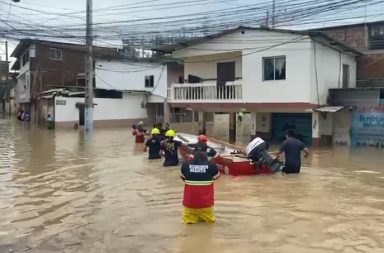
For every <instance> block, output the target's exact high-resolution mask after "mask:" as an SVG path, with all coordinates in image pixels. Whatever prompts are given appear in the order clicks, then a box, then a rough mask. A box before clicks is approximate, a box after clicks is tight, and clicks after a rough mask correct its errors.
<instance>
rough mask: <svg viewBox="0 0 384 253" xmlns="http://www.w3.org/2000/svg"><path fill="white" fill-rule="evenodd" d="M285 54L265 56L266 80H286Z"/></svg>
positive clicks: (264, 70)
mask: <svg viewBox="0 0 384 253" xmlns="http://www.w3.org/2000/svg"><path fill="white" fill-rule="evenodd" d="M285 65H286V59H285V56H279V57H267V58H263V72H264V81H272V80H285Z"/></svg>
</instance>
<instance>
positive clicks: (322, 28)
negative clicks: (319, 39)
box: [308, 21, 384, 31]
mask: <svg viewBox="0 0 384 253" xmlns="http://www.w3.org/2000/svg"><path fill="white" fill-rule="evenodd" d="M380 24H382V25H384V21H374V22H367V23H353V24H346V25H335V26H328V27H320V28H314V29H310V30H308V31H324V30H332V29H339V28H349V27H356V26H365V25H380Z"/></svg>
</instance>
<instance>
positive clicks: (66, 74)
mask: <svg viewBox="0 0 384 253" xmlns="http://www.w3.org/2000/svg"><path fill="white" fill-rule="evenodd" d="M49 48H50V47H49V46H45V45H37V46H36V58H35V61H34V62H33V63H34V64H33V65H31V70H32V71H33V70H35V69H36V68H37V65H38V66H39V73H40V76H41V79H42V88H43V90H46V89H48V88H49V86H52V85H76V77H77V74H78V73H84V69H85V52H82V51H79V50H71V49H65V48H63V49H62V52H63V54H62V55H63V59H62V60H61V61H58V60H52V59H50V58H49ZM31 63H32V62H31Z"/></svg>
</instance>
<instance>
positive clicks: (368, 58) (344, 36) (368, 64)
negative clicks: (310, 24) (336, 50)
mask: <svg viewBox="0 0 384 253" xmlns="http://www.w3.org/2000/svg"><path fill="white" fill-rule="evenodd" d="M320 31H321V32H323V33H325V34H326V35H328V36H329V37H331V38H333V39H336V40H338V41H340V42H342V43H344V44H346V45H348V46H350V47H352V48H355V49H357V50H359V51H360V52H363V53H364V55H363V56H360V57H359V58H358V59H357V80H383V79H384V52H380V51H371V50H369V49H368V45H367V42H366V33H365V26H364V25H356V26H346V27H336V28H329V29H321V30H320ZM366 86H370V85H369V82H368V83H366Z"/></svg>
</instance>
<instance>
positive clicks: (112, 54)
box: [11, 39, 121, 70]
mask: <svg viewBox="0 0 384 253" xmlns="http://www.w3.org/2000/svg"><path fill="white" fill-rule="evenodd" d="M34 44H35V45H42V46H47V47H54V48H59V49H64V50H65V49H66V50H72V51H79V52H84V53H85V45H81V44H71V43H63V42H56V41H46V40H36V39H22V40H20V42H19V44H18V45H17V46H16V48H15V50H13V52H12V54H11V57H15V58H17V60H16V61H15V63H14V64H13V65H12V68H11V69H12V70H18V69H20V58H21V56H22V54H23V53H24V52H25V50H27V48H29V47H30V46H31V45H34ZM93 49H94V56H95V57H96V58H107V59H118V58H120V57H121V54H120V51H119V49H118V48H110V47H93Z"/></svg>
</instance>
